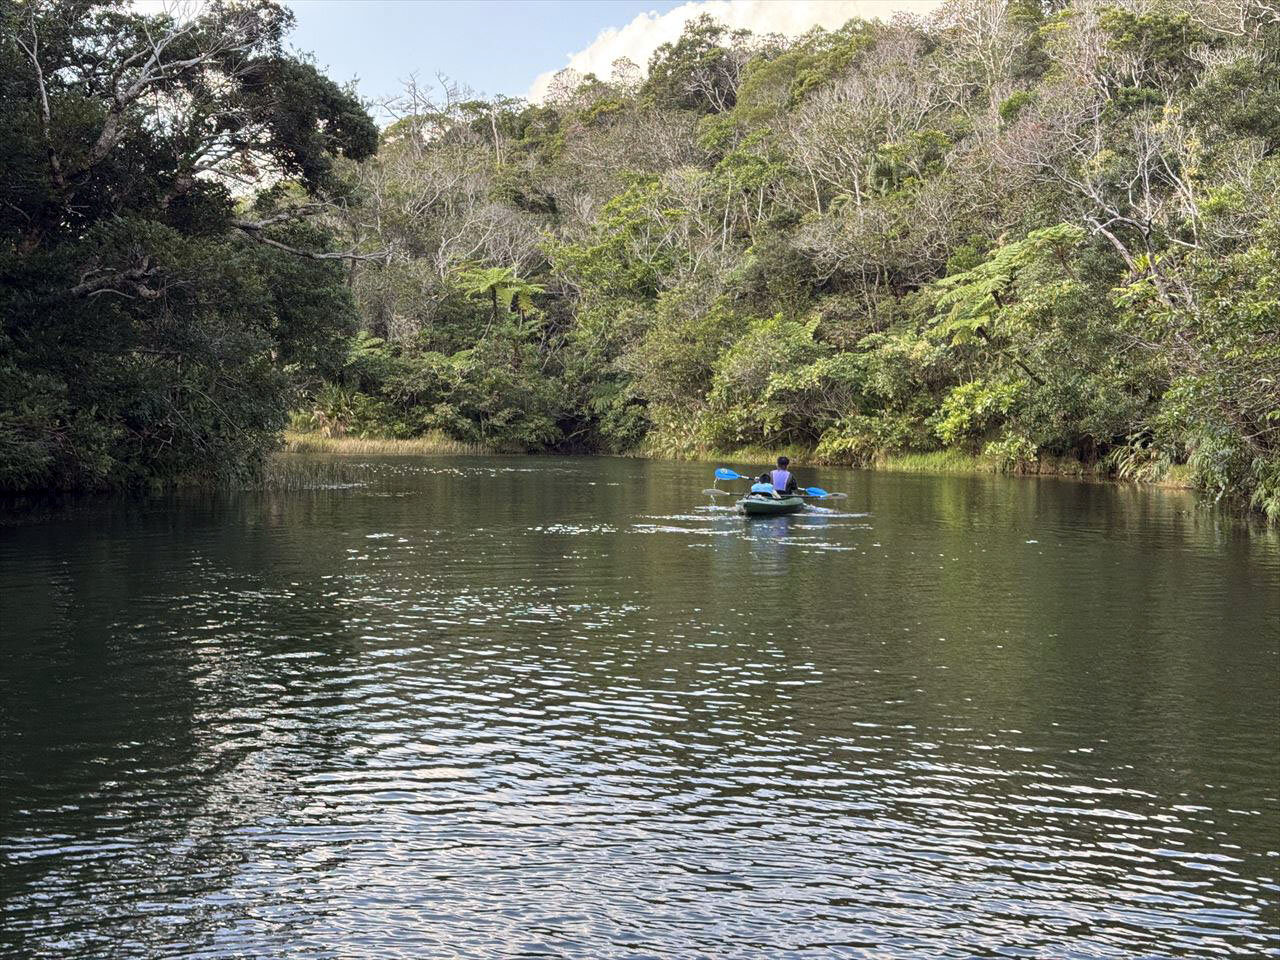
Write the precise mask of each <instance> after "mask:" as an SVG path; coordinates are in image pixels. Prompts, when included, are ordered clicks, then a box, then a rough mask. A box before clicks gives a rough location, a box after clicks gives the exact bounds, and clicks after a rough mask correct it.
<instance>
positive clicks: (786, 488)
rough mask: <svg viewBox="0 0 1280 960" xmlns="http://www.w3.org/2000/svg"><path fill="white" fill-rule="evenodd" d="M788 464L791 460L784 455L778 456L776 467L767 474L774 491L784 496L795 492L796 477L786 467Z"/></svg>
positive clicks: (793, 494)
mask: <svg viewBox="0 0 1280 960" xmlns="http://www.w3.org/2000/svg"><path fill="white" fill-rule="evenodd" d="M790 465H791V461H790V460H788V459H787V458H786V457H779V458H778V469H776V470H774V471H773V472H772V473H771V474H769V481H770V482H771V483H772V484H773V489H774V491H775V492H777V493H779V494H781V495H782V496H784V497H791V496H795V492H796V478H795V477H793V476H792V475H791V471H790V470H788V469H787V467H789V466H790ZM753 489H754V488H753Z"/></svg>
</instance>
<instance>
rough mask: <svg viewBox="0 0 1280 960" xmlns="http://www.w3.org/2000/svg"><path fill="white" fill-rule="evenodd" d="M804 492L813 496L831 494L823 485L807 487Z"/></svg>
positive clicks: (827, 495)
mask: <svg viewBox="0 0 1280 960" xmlns="http://www.w3.org/2000/svg"><path fill="white" fill-rule="evenodd" d="M804 492H805V493H807V494H808V495H809V496H811V497H829V496H831V494H829V493H827V491H825V490H823V489H822V488H821V487H805V488H804Z"/></svg>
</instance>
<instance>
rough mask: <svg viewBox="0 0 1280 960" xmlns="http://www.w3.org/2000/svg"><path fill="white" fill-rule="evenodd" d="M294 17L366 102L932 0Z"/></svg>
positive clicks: (321, 12)
mask: <svg viewBox="0 0 1280 960" xmlns="http://www.w3.org/2000/svg"><path fill="white" fill-rule="evenodd" d="M286 2H287V3H288V5H289V6H290V7H291V8H293V10H294V12H295V13H296V15H297V28H296V29H295V31H294V33H293V35H292V37H291V42H292V44H293V45H294V46H295V47H296V48H297V49H299V50H303V51H307V52H309V53H313V54H315V56H316V59H317V61H318V62H319V64H320V65H321V66H322V67H325V68H327V71H328V73H329V76H331V77H332V78H333V79H334V80H337V81H338V82H340V83H343V82H346V81H348V80H351V79H352V78H353V77H358V78H359V89H360V92H361V94H362V95H363V96H365V97H366V98H370V99H376V98H381V97H384V96H387V95H392V94H396V93H399V92H400V89H401V87H402V81H404V80H405V79H407V78H408V76H409V75H410V74H412V73H417V75H418V79H419V81H420V82H422V83H426V82H427V81H431V80H434V78H435V75H436V74H437V73H443V74H445V75H447V76H448V77H449V78H450V79H452V80H454V81H457V82H459V83H462V84H465V85H466V86H468V87H470V88H471V89H472V90H474V91H475V92H476V93H478V94H486V95H489V96H493V95H496V94H508V95H510V96H519V97H522V96H527V95H529V94H530V92H531V90H532V91H533V92H534V93H535V94H536V93H537V92H538V91H540V90H544V89H545V87H546V83H547V82H548V80H549V79H550V76H551V74H552V73H554V71H556V70H559V69H561V68H562V67H564V66H566V65H567V64H569V62H570V56H571V55H572V57H573V60H572V65H573V66H574V67H575V69H578V70H579V71H580V72H588V71H590V72H595V73H597V74H599V75H601V76H603V77H608V75H609V73H610V64H611V63H612V62H613V60H614V59H615V58H616V57H618V56H627V57H629V58H630V59H632V60H634V61H635V62H636V63H637V64H639V65H640V66H641V67H644V66H645V65H646V64H647V63H648V59H649V54H650V53H652V51H653V50H654V49H655V48H656V47H657V46H658V45H659V44H660V43H663V42H665V41H670V40H674V39H676V38H677V37H678V36H679V35H680V31H681V28H682V26H683V24H684V22H685V21H686V20H688V19H690V18H691V17H694V16H697V15H698V14H700V13H704V12H705V13H709V14H711V15H712V16H714V17H715V18H716V19H717V20H720V21H721V22H723V23H726V24H728V25H729V26H731V27H735V28H738V27H745V28H747V29H749V30H752V31H753V32H756V33H767V32H773V31H776V32H779V33H783V34H786V35H788V36H797V35H799V34H800V33H803V32H804V31H805V30H807V29H809V28H810V27H813V26H815V25H820V26H823V27H826V28H828V29H834V28H835V27H838V26H840V25H841V24H843V23H844V22H845V21H846V20H847V19H848V18H850V17H852V16H863V17H882V18H887V17H890V16H892V15H893V14H894V13H896V12H899V11H906V12H910V13H916V14H927V13H928V12H929V11H930V10H932V9H933V8H935V7H936V6H938V4H939V3H940V2H941V0H286Z"/></svg>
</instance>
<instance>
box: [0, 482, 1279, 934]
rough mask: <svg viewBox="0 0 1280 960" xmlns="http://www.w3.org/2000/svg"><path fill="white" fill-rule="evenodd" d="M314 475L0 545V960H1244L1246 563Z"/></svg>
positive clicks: (1082, 541)
mask: <svg viewBox="0 0 1280 960" xmlns="http://www.w3.org/2000/svg"><path fill="white" fill-rule="evenodd" d="M309 462H311V463H313V464H314V463H316V462H318V458H317V459H316V460H313V461H309ZM345 463H346V466H345V467H341V468H338V467H334V468H333V469H334V470H335V471H338V472H342V473H344V474H350V476H351V477H352V478H353V479H351V480H350V482H349V484H348V483H341V484H333V485H330V486H328V487H327V488H325V489H313V490H301V491H296V492H289V493H243V494H236V495H221V496H207V495H193V494H182V495H172V496H162V497H153V498H150V499H146V500H132V501H124V500H111V501H92V502H88V503H83V502H82V503H78V504H76V505H74V506H72V507H68V508H64V509H59V510H55V511H50V512H48V513H47V514H46V515H43V516H41V517H39V518H32V517H27V518H26V519H20V520H13V519H10V521H9V522H8V523H7V524H6V525H4V526H2V527H0V586H2V588H3V592H2V600H0V603H2V605H3V606H2V609H0V614H2V616H3V619H2V620H0V624H2V627H0V631H2V632H0V744H2V747H0V749H2V751H3V753H2V754H0V759H2V760H3V764H2V767H0V898H2V902H3V913H2V914H0V955H3V956H5V957H37V956H38V957H42V958H62V957H68V958H70V957H77V958H78V957H95V958H115V957H144V956H145V957H199V958H215V957H216V958H231V957H242V956H262V957H284V956H288V957H306V958H320V957H365V956H378V957H397V956H404V957H489V956H523V957H582V958H601V957H613V956H618V957H622V956H626V957H631V958H640V957H670V958H676V957H679V958H685V957H698V956H708V957H710V956H715V957H737V956H742V957H764V956H769V957H777V956H811V957H832V956H857V957H863V956H865V957H876V958H896V957H904V958H905V957H970V956H975V957H977V956H984V957H985V956H1002V957H1021V956H1035V957H1117V958H1118V957H1134V956H1160V957H1164V956H1187V957H1210V956H1224V955H1234V954H1238V955H1240V956H1249V957H1259V956H1280V906H1278V899H1280V898H1278V894H1280V883H1278V878H1280V801H1278V799H1277V795H1278V794H1280V538H1278V537H1277V535H1276V534H1275V533H1267V532H1265V531H1259V530H1257V529H1250V528H1248V527H1247V526H1245V525H1243V524H1242V523H1240V522H1239V521H1236V520H1233V519H1231V518H1229V517H1226V516H1224V515H1222V514H1220V513H1216V512H1213V511H1209V510H1204V509H1201V508H1196V507H1195V506H1194V505H1193V503H1192V502H1191V501H1190V499H1189V498H1188V497H1187V496H1185V495H1183V494H1178V493H1169V492H1162V491H1157V490H1142V489H1135V488H1127V487H1117V486H1106V485H1091V484H1082V483H1074V482H1070V481H1062V480H1053V479H1028V478H1005V477H997V476H982V477H926V476H911V475H893V474H881V473H853V472H843V471H837V470H823V471H801V472H800V477H801V480H802V482H805V483H818V484H820V485H821V486H823V487H826V488H827V489H829V490H839V491H844V492H847V493H848V498H847V499H844V500H836V501H826V502H825V504H823V505H822V506H819V507H815V508H813V509H811V510H810V511H808V512H806V513H804V514H801V515H797V516H794V517H782V518H770V519H757V520H751V521H747V520H744V519H743V518H741V517H739V516H737V515H735V514H734V513H733V512H732V510H731V509H730V507H731V505H732V500H731V499H726V498H723V497H721V498H714V497H712V496H710V495H708V494H704V493H702V492H701V491H702V490H703V488H706V487H708V486H710V479H711V469H710V467H709V466H707V465H702V464H674V463H661V462H645V461H638V460H619V459H596V458H573V459H553V458H540V459H533V458H514V457H513V458H459V459H453V460H450V459H429V458H412V459H410V458H371V459H367V460H363V461H359V462H350V461H347V462H345ZM732 465H733V466H735V467H737V468H739V469H743V470H745V469H746V468H747V467H748V466H749V465H748V464H732ZM306 466H307V462H303V464H302V467H303V468H304V469H305V468H306Z"/></svg>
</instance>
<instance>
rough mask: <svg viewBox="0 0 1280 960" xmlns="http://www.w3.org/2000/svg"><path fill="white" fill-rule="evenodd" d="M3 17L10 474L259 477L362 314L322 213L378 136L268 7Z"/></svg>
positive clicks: (41, 0)
mask: <svg viewBox="0 0 1280 960" xmlns="http://www.w3.org/2000/svg"><path fill="white" fill-rule="evenodd" d="M0 17H3V21H4V22H3V27H4V30H3V37H4V39H3V43H0V58H2V61H3V62H2V63H0V117H3V120H2V121H0V123H3V125H4V129H3V136H0V141H2V145H0V151H3V152H2V153H0V159H2V161H3V167H4V168H5V170H6V176H5V177H4V178H3V184H2V185H0V314H2V315H3V326H2V327H0V485H3V486H6V487H10V488H27V487H35V486H100V485H105V484H120V483H128V482H134V481H139V480H144V479H147V478H154V477H178V476H201V475H205V476H207V475H210V474H235V473H240V472H243V471H245V470H248V469H250V468H252V466H253V465H254V464H255V463H256V462H258V460H259V459H260V458H261V456H262V455H263V454H264V453H265V452H266V451H267V450H269V449H271V447H272V446H273V445H274V443H275V441H276V434H277V432H278V429H279V427H280V425H281V424H282V422H283V418H284V413H285V410H286V408H287V405H288V403H289V397H290V393H291V375H292V374H293V373H294V372H299V373H301V372H305V371H306V370H311V371H315V372H322V371H323V370H325V368H326V366H327V365H328V364H329V363H330V362H331V360H332V359H333V357H334V356H335V355H340V351H341V350H342V349H343V338H344V335H345V334H346V332H347V331H349V330H350V329H351V328H352V326H353V324H354V319H355V318H354V312H353V309H352V304H351V301H350V297H349V295H348V293H347V292H346V290H345V288H344V287H343V285H342V274H341V271H340V270H339V269H338V263H339V262H341V261H343V260H350V259H351V258H358V257H361V256H366V255H367V254H363V253H360V252H358V251H354V250H349V251H343V252H335V251H331V250H329V249H328V240H329V237H328V235H327V233H326V232H325V231H324V230H323V229H322V228H321V227H319V226H317V224H316V223H315V222H313V217H314V214H316V213H318V212H320V211H322V210H323V209H324V207H325V203H326V201H327V200H328V199H329V198H333V197H339V196H340V195H341V191H342V189H343V188H342V184H341V183H340V181H339V180H338V178H337V176H336V174H335V167H334V162H335V158H336V157H338V156H340V155H343V156H346V157H348V158H350V159H351V160H353V161H357V160H361V159H364V158H366V157H368V156H369V155H370V154H371V153H372V152H373V151H374V149H375V148H376V145H377V138H376V128H375V127H374V126H373V123H372V121H371V120H370V119H369V117H368V115H367V114H366V113H365V112H364V110H363V108H362V107H361V106H360V104H359V103H358V101H356V99H355V98H354V97H353V96H352V95H351V94H350V93H348V92H345V91H343V90H341V89H340V88H338V87H337V86H336V85H335V84H333V83H332V81H330V80H328V79H326V78H325V77H324V76H323V75H321V74H320V73H319V72H318V71H317V70H316V69H315V68H314V67H313V66H311V65H310V64H308V63H305V62H302V61H300V60H297V59H294V58H291V57H289V56H287V55H286V54H284V53H283V51H282V45H281V43H282V38H283V36H284V35H285V33H286V32H287V30H288V28H289V26H290V24H291V22H292V15H291V14H290V13H288V11H286V10H284V9H283V8H281V7H279V6H277V5H275V4H274V3H270V2H267V0H249V2H237V3H232V2H213V3H210V4H207V5H205V6H203V7H202V8H200V10H199V11H198V12H197V13H196V14H195V15H193V16H189V17H185V18H184V17H178V16H174V15H162V16H149V15H145V14H143V13H139V12H137V11H136V10H135V9H134V8H133V7H132V6H131V5H130V4H128V3H123V2H107V3H91V2H87V0H34V2H30V3H26V4H23V5H18V6H15V5H7V6H5V7H4V8H3V12H2V13H0ZM264 186H265V187H268V189H266V190H265V191H263V192H261V193H259V194H258V196H257V197H256V198H255V197H254V196H253V195H252V192H251V191H252V190H254V189H258V188H261V187H264Z"/></svg>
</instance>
